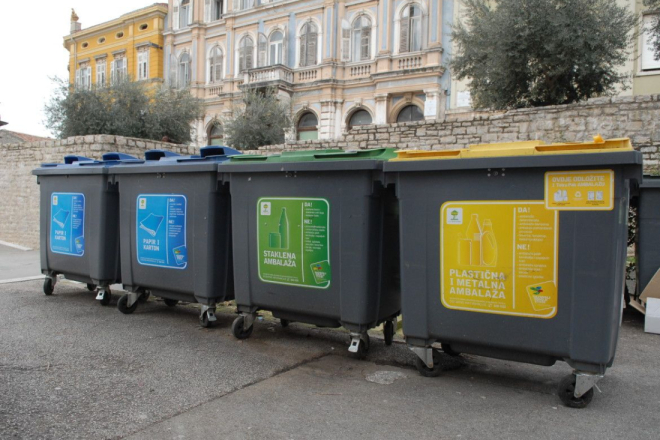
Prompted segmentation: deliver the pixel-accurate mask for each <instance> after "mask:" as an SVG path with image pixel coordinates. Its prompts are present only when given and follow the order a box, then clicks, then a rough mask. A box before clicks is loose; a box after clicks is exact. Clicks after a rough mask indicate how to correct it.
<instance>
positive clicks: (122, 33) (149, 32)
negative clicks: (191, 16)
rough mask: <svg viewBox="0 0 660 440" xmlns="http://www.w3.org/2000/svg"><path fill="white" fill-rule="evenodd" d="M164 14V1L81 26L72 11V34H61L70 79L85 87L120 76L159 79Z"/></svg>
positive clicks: (105, 83)
mask: <svg viewBox="0 0 660 440" xmlns="http://www.w3.org/2000/svg"><path fill="white" fill-rule="evenodd" d="M166 17H167V3H154V4H153V5H151V6H147V7H146V8H142V9H138V10H136V11H133V12H129V13H127V14H124V15H122V16H120V17H119V18H116V19H114V20H110V21H107V22H105V23H101V24H98V25H96V26H92V27H90V28H87V29H82V26H81V24H80V23H79V22H78V16H77V15H76V13H75V11H72V13H71V33H70V34H69V35H67V36H65V37H64V47H65V48H66V49H67V50H68V51H69V54H70V56H69V82H70V83H71V84H75V86H76V88H86V89H89V88H91V87H92V85H93V84H94V85H96V86H100V87H103V86H105V85H109V84H111V83H112V82H114V81H117V80H120V79H123V78H131V79H132V80H138V81H150V82H162V81H163V65H164V63H163V30H164V26H165V20H166Z"/></svg>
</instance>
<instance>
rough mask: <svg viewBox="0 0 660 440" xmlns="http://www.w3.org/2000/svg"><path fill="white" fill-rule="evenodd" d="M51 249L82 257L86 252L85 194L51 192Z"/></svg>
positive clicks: (57, 252) (58, 252)
mask: <svg viewBox="0 0 660 440" xmlns="http://www.w3.org/2000/svg"><path fill="white" fill-rule="evenodd" d="M50 251H51V252H54V253H56V254H64V255H73V256H75V257H82V256H83V255H84V254H85V196H84V195H83V194H81V193H52V194H51V196H50Z"/></svg>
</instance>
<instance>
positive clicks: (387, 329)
mask: <svg viewBox="0 0 660 440" xmlns="http://www.w3.org/2000/svg"><path fill="white" fill-rule="evenodd" d="M383 336H384V337H385V345H392V341H394V323H393V322H392V321H385V325H384V326H383Z"/></svg>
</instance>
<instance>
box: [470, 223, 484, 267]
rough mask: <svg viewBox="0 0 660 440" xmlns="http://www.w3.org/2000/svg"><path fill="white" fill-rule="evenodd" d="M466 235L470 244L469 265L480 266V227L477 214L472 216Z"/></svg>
mask: <svg viewBox="0 0 660 440" xmlns="http://www.w3.org/2000/svg"><path fill="white" fill-rule="evenodd" d="M466 235H467V238H468V240H471V242H470V265H471V266H481V226H480V225H479V214H472V218H471V219H470V223H468V227H467V231H466Z"/></svg>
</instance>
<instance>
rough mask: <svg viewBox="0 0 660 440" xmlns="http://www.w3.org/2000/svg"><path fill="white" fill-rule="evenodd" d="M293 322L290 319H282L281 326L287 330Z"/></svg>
mask: <svg viewBox="0 0 660 440" xmlns="http://www.w3.org/2000/svg"><path fill="white" fill-rule="evenodd" d="M290 323H291V322H290V321H289V320H288V319H280V325H281V326H282V328H287V327H288V326H289V324H290Z"/></svg>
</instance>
